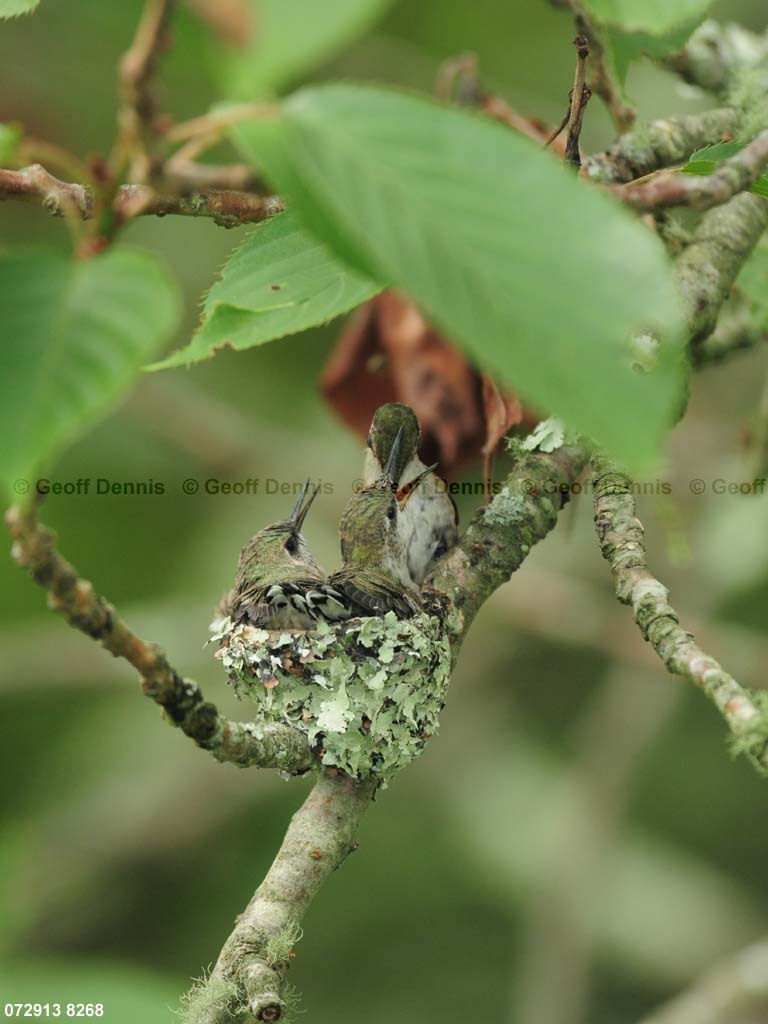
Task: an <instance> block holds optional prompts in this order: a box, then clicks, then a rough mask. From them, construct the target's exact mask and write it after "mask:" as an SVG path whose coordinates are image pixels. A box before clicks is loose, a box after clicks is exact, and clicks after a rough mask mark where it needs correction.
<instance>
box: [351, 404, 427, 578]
mask: <svg viewBox="0 0 768 1024" xmlns="http://www.w3.org/2000/svg"><path fill="white" fill-rule="evenodd" d="M403 408H404V407H403ZM409 411H410V410H409ZM402 436H403V432H402V429H399V430H398V431H397V433H396V434H395V438H394V441H393V443H392V444H391V445H390V448H389V451H388V453H387V461H386V465H385V466H384V470H383V471H382V474H381V476H380V477H379V479H378V480H377V481H376V482H375V483H374V484H371V486H369V487H366V488H364V489H363V490H361V491H359V492H358V493H357V494H355V495H354V496H353V497H352V498H351V500H350V501H349V502H348V504H347V507H346V509H345V510H344V514H343V515H342V517H341V522H340V524H339V532H340V534H341V556H342V558H343V559H344V562H345V564H347V565H350V564H357V565H362V566H365V567H366V568H369V569H381V570H383V571H385V572H387V573H388V574H389V575H393V576H395V577H396V578H397V579H399V580H400V581H401V582H402V583H403V584H404V585H405V586H412V585H413V581H412V580H411V578H410V575H409V573H408V569H407V561H406V550H407V544H408V533H407V530H408V529H409V528H410V527H408V524H407V523H406V520H405V517H404V516H403V512H404V510H405V508H406V505H407V504H408V502H409V501H410V499H411V497H412V495H413V494H414V493H415V492H416V489H417V488H418V486H419V484H420V483H421V482H422V480H423V479H424V477H426V476H428V475H429V473H431V472H432V470H433V469H434V468H435V467H434V466H430V467H429V468H428V469H425V470H424V471H423V472H422V473H419V474H418V475H417V476H416V477H414V479H413V480H409V481H407V482H406V483H405V484H403V485H402V486H400V487H398V479H399V477H398V475H397V473H398V467H399V466H401V465H402V463H401V458H402V454H401V453H402V449H401V444H402Z"/></svg>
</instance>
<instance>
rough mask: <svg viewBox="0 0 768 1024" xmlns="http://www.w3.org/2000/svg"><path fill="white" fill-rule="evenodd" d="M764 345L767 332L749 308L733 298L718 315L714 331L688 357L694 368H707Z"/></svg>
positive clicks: (740, 300)
mask: <svg viewBox="0 0 768 1024" xmlns="http://www.w3.org/2000/svg"><path fill="white" fill-rule="evenodd" d="M764 341H768V331H766V330H765V328H764V327H762V326H761V325H760V324H759V323H757V322H756V321H755V317H754V316H753V314H752V310H751V309H750V307H749V304H748V303H747V302H745V301H744V300H743V299H739V298H738V297H737V296H734V297H732V298H730V299H729V301H728V303H727V304H726V306H725V308H724V309H723V311H722V312H721V313H720V317H719V319H718V322H717V327H716V328H715V329H714V331H713V332H712V333H711V334H710V335H709V337H707V338H704V340H703V341H702V342H701V343H700V344H699V345H697V346H696V347H695V348H694V349H693V350H692V351H691V357H692V360H693V364H694V366H697V367H700V366H708V365H710V364H713V363H720V362H722V361H723V360H724V359H726V358H728V356H730V355H733V353H734V352H746V351H748V350H749V349H752V348H755V346H757V345H759V344H760V343H761V342H764Z"/></svg>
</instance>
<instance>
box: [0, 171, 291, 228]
mask: <svg viewBox="0 0 768 1024" xmlns="http://www.w3.org/2000/svg"><path fill="white" fill-rule="evenodd" d="M197 166H202V165H197ZM3 199H17V200H21V201H24V202H32V203H40V205H41V206H42V207H43V209H45V210H47V211H48V212H49V213H51V214H52V215H53V216H54V217H60V216H63V215H64V214H65V213H66V211H67V208H70V209H73V210H75V211H76V212H77V213H78V214H79V215H80V217H81V218H82V219H83V220H90V219H91V218H92V217H93V216H94V215H95V205H96V204H95V197H94V193H93V190H92V189H90V188H88V187H87V186H85V185H80V184H77V183H73V182H66V181H60V180H59V179H58V178H55V177H54V176H53V175H52V174H50V173H49V172H48V171H46V169H45V168H44V167H42V166H41V165H40V164H32V165H31V166H30V167H24V168H22V169H21V170H19V171H10V170H3V169H0V201H2V200H3ZM114 208H115V210H116V211H117V213H118V215H119V216H120V217H122V218H124V219H125V218H127V217H129V216H140V215H143V216H155V217H165V216H166V215H167V214H176V215H178V216H182V217H210V218H211V219H212V220H213V221H214V222H215V223H216V224H219V225H221V226H222V227H226V228H232V227H237V226H238V225H240V224H256V223H259V222H260V221H263V220H267V219H268V218H269V217H271V216H272V215H273V214H275V213H280V211H281V210H282V209H283V208H284V207H283V203H282V200H281V199H280V198H279V197H278V196H263V195H253V194H251V193H249V192H239V191H235V190H218V189H209V190H207V191H200V192H192V193H190V194H187V195H161V194H158V193H157V192H155V190H154V189H153V188H151V187H150V186H148V185H123V186H121V188H119V189H118V191H117V195H116V197H115V201H114Z"/></svg>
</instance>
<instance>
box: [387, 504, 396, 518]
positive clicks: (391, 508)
mask: <svg viewBox="0 0 768 1024" xmlns="http://www.w3.org/2000/svg"><path fill="white" fill-rule="evenodd" d="M396 515H397V509H396V508H395V506H394V505H390V506H389V508H388V509H387V519H389V520H390V521H391V520H392V519H394V518H395V516H396Z"/></svg>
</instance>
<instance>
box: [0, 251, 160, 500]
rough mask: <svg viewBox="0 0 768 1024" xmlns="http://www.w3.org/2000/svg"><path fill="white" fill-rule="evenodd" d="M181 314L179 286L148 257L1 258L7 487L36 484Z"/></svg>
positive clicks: (0, 365)
mask: <svg viewBox="0 0 768 1024" xmlns="http://www.w3.org/2000/svg"><path fill="white" fill-rule="evenodd" d="M177 315H178V308H177V298H176V292H175V289H174V286H173V283H172V281H171V279H170V278H169V276H168V274H167V273H166V271H165V269H164V268H163V267H162V265H161V264H160V263H159V262H158V261H157V260H156V259H155V258H154V257H153V256H150V255H149V254H148V253H144V252H140V251H138V250H133V249H114V250H112V251H110V252H108V253H107V254H106V255H104V256H100V257H98V258H96V259H92V260H88V261H84V262H74V261H73V260H71V259H69V258H67V257H66V256H64V255H63V254H61V253H59V252H56V251H55V250H51V249H21V250H16V251H14V252H12V253H8V252H6V253H0V317H2V324H3V336H4V341H3V345H2V348H0V432H2V436H3V440H4V443H3V449H2V455H1V456H0V480H2V481H3V482H6V483H10V482H11V481H13V480H14V479H16V478H17V477H25V476H29V475H30V474H31V473H33V472H34V470H35V469H36V468H37V466H38V465H39V464H40V462H41V460H43V459H46V458H48V457H49V456H51V455H52V454H53V453H54V452H55V451H56V450H57V449H58V448H59V447H61V446H62V445H63V444H65V443H67V442H70V441H72V440H73V439H74V437H75V436H76V435H78V434H80V433H82V432H83V431H84V430H86V429H87V428H88V427H89V426H90V425H91V424H92V423H93V422H94V421H95V420H96V419H98V418H99V417H100V416H102V415H103V414H104V413H105V412H106V411H107V410H108V409H109V408H110V407H111V406H112V405H113V404H114V402H115V401H116V400H117V399H118V398H120V397H121V395H123V394H124V393H125V391H126V390H127V389H128V387H129V386H130V385H131V383H132V382H133V380H134V379H135V377H136V375H137V374H138V372H139V370H140V368H141V365H142V363H143V362H145V360H146V359H147V357H149V356H151V355H152V354H153V353H154V352H156V351H157V349H158V348H159V347H160V346H161V345H162V344H163V343H164V342H166V341H167V340H168V337H169V336H170V334H171V332H172V331H173V329H174V327H175V325H176V319H177Z"/></svg>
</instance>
